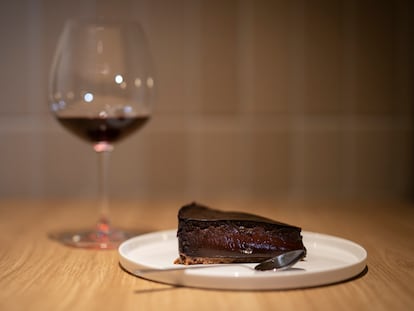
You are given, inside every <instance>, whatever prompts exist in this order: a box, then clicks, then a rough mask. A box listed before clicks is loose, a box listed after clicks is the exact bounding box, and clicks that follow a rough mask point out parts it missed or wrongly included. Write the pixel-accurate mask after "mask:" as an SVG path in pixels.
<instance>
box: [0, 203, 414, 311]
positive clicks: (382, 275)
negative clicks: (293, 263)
mask: <svg viewBox="0 0 414 311" xmlns="http://www.w3.org/2000/svg"><path fill="white" fill-rule="evenodd" d="M183 203H188V202H174V201H171V202H167V201H165V202H158V201H157V202H152V201H151V202H150V201H148V202H131V201H129V202H123V201H119V202H112V206H111V207H112V216H113V221H114V223H115V224H119V225H121V226H122V227H127V228H134V229H139V230H142V231H143V232H149V231H155V230H164V229H174V228H176V225H177V223H176V222H177V221H176V214H177V211H178V208H179V207H180V206H181V205H183ZM201 203H205V204H208V205H211V206H214V207H216V208H220V209H223V210H242V211H249V212H254V213H258V214H261V215H263V216H267V217H271V218H274V219H277V220H280V221H284V222H287V223H291V224H295V225H299V226H301V227H302V228H303V229H304V230H307V231H316V232H321V233H326V234H331V235H336V236H341V237H344V238H347V239H350V240H353V241H355V242H357V243H359V244H361V245H362V246H364V247H365V248H366V250H367V251H368V266H367V271H366V273H365V274H364V275H361V276H360V277H358V278H356V279H354V280H351V281H347V282H342V283H339V284H334V285H329V286H322V287H316V288H308V289H298V290H286V291H257V292H256V291H241V292H238V291H221V290H202V289H194V288H182V287H174V286H169V285H165V284H159V283H154V282H151V281H147V280H143V279H140V278H137V277H134V276H132V275H130V274H128V273H126V272H125V271H123V270H122V269H121V268H120V266H119V263H118V253H117V251H116V250H111V251H96V250H81V249H75V248H70V247H66V246H63V245H61V244H59V243H58V242H56V241H54V240H52V239H50V238H49V235H50V234H51V233H53V232H56V231H59V230H63V229H68V228H70V229H73V228H78V227H79V228H81V227H87V226H88V225H90V224H92V223H93V222H94V220H95V216H96V215H95V213H96V209H95V206H94V203H93V202H86V201H82V202H75V201H53V200H48V201H16V200H11V201H1V202H0V310H2V311H3V310H4V311H9V310H180V311H182V310H195V309H196V310H230V309H231V310H318V311H320V310H338V311H339V310H377V311H378V310H409V309H413V308H414V286H413V283H414V243H413V241H412V237H413V236H414V206H413V205H411V204H407V203H396V202H381V203H378V202H370V203H369V202H358V203H355V202H353V203H351V202H349V203H337V202H335V203H333V202H320V203H306V202H235V201H231V202H222V201H216V202H201Z"/></svg>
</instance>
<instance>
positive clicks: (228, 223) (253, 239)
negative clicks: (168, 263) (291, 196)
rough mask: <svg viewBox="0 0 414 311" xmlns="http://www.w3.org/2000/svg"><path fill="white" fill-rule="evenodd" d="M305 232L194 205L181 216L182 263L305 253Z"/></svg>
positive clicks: (179, 239)
mask: <svg viewBox="0 0 414 311" xmlns="http://www.w3.org/2000/svg"><path fill="white" fill-rule="evenodd" d="M300 232H301V228H299V227H296V226H291V225H288V224H284V223H281V222H277V221H273V220H271V219H268V218H264V217H260V216H257V215H253V214H248V213H241V212H223V211H218V210H214V209H211V208H208V207H206V206H202V205H199V204H197V203H192V204H189V205H186V206H184V207H182V208H181V209H180V211H179V213H178V231H177V236H178V241H179V253H180V257H181V263H187V264H191V263H215V262H217V263H218V262H258V261H262V260H265V259H267V258H271V257H274V256H276V255H278V254H280V253H282V252H286V251H289V250H296V249H305V248H304V245H303V243H302V236H301V234H300Z"/></svg>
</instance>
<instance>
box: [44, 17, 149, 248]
mask: <svg viewBox="0 0 414 311" xmlns="http://www.w3.org/2000/svg"><path fill="white" fill-rule="evenodd" d="M153 88H154V76H153V72H152V65H151V57H150V53H149V49H148V46H147V41H146V38H145V34H144V33H143V30H142V29H141V27H140V25H139V24H138V23H136V22H133V21H115V20H106V19H103V18H101V19H96V20H69V21H67V22H66V23H65V26H64V29H63V32H62V34H61V35H60V38H59V42H58V45H57V48H56V52H55V57H54V60H53V64H52V68H51V72H50V87H49V104H50V109H51V111H52V113H53V114H54V116H55V117H56V118H57V120H58V121H59V123H60V124H61V125H62V126H63V127H64V128H65V129H67V130H68V131H70V132H72V133H73V134H75V135H76V136H78V137H79V138H81V139H83V140H86V141H87V142H89V143H91V144H92V146H93V149H94V150H95V152H97V153H98V154H99V158H100V168H99V172H100V176H99V180H100V187H99V193H100V215H99V218H98V221H97V224H96V226H95V227H94V228H92V229H91V230H86V231H81V232H66V233H62V234H61V235H60V236H59V237H58V239H59V240H60V241H61V242H63V243H65V244H67V245H71V246H75V247H82V248H95V249H113V248H116V247H118V245H119V244H120V243H121V242H122V241H124V240H125V239H127V238H129V237H131V236H133V235H135V233H133V232H126V231H122V230H119V229H114V228H113V227H112V225H111V223H110V220H109V208H108V193H107V192H108V187H107V184H108V164H109V163H108V161H109V155H110V153H111V151H112V150H113V148H114V143H117V142H119V141H120V140H122V139H124V138H125V137H127V136H129V135H130V134H132V133H133V132H135V131H137V130H139V129H140V128H141V127H142V126H143V125H144V124H146V123H147V121H148V120H149V118H150V116H151V106H152V104H151V100H152V95H153Z"/></svg>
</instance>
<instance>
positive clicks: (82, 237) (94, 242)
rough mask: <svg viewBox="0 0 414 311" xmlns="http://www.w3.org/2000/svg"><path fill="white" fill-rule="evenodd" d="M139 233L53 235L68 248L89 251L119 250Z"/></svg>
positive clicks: (69, 232)
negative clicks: (122, 244)
mask: <svg viewBox="0 0 414 311" xmlns="http://www.w3.org/2000/svg"><path fill="white" fill-rule="evenodd" d="M139 234H142V232H141V233H139V232H134V231H124V230H117V229H111V231H109V232H102V231H99V230H83V231H65V232H59V233H55V234H51V235H50V237H51V238H53V239H54V240H56V241H58V242H60V243H62V244H64V245H68V246H72V247H77V248H89V249H117V248H118V246H119V245H120V244H121V243H122V242H124V241H125V240H127V239H129V238H132V237H135V236H137V235H139Z"/></svg>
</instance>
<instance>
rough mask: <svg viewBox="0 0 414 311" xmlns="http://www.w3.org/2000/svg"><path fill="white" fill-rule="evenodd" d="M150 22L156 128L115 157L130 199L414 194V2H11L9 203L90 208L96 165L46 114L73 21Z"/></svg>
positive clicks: (1, 9) (5, 80)
mask: <svg viewBox="0 0 414 311" xmlns="http://www.w3.org/2000/svg"><path fill="white" fill-rule="evenodd" d="M95 14H99V15H108V14H111V15H114V16H117V17H123V16H125V17H133V18H136V19H138V20H140V21H141V22H142V24H143V26H144V28H145V30H146V32H147V34H148V36H149V40H150V43H151V47H152V50H153V56H154V60H155V63H156V68H157V81H156V83H157V87H158V97H157V106H156V110H155V113H154V116H153V120H152V121H151V123H149V124H148V125H147V127H146V128H145V129H144V130H142V131H141V132H139V133H137V134H136V135H134V136H132V137H130V138H129V139H127V140H125V141H123V142H121V143H120V144H119V146H118V147H117V148H116V150H115V152H114V154H113V157H112V160H113V161H112V173H111V176H112V178H111V195H112V197H128V198H151V197H155V198H171V197H173V198H176V199H179V200H183V201H189V200H208V199H209V198H214V199H216V198H227V197H230V198H234V197H235V198H255V197H260V198H268V197H270V198H281V199H286V198H299V199H313V198H318V199H321V198H334V199H355V198H408V197H411V195H412V194H413V185H414V183H413V172H414V169H413V158H414V157H413V156H414V155H413V142H414V141H413V124H412V120H413V100H414V96H413V85H414V84H413V82H414V61H413V57H414V39H413V37H414V32H413V29H414V25H413V23H414V16H413V15H414V5H413V3H412V1H409V0H407V1H391V0H390V1H366V0H362V1H359V0H343V1H339V0H338V1H335V0H312V1H311V0H308V1H282V0H278V1H276V0H274V1H248V0H240V1H235V0H226V1H209V0H204V1H203V0H179V1H176V0H174V1H168V0H164V1H162V0H113V1H110V0H105V1H101V0H95V1H88V0H71V1H69V0H68V1H59V0H13V1H1V2H0V68H1V76H0V81H1V82H0V94H1V99H0V142H1V153H0V198H8V197H40V198H43V197H56V196H58V197H61V196H63V197H77V198H83V197H91V196H93V195H94V194H95V191H96V186H95V184H96V174H97V165H96V155H94V154H93V152H92V149H91V148H90V147H89V146H88V145H87V144H86V143H84V142H82V141H80V140H78V139H77V138H75V137H73V136H71V135H70V134H69V133H67V132H65V131H64V130H62V129H61V128H60V127H59V125H58V124H57V123H56V122H55V121H54V120H53V119H52V117H51V115H50V114H49V113H48V110H47V75H48V70H49V66H50V60H51V57H52V54H53V49H54V46H55V44H56V40H57V36H58V34H59V32H60V30H61V28H62V25H63V22H64V20H65V19H66V18H68V17H73V16H80V15H82V16H88V15H95Z"/></svg>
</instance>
